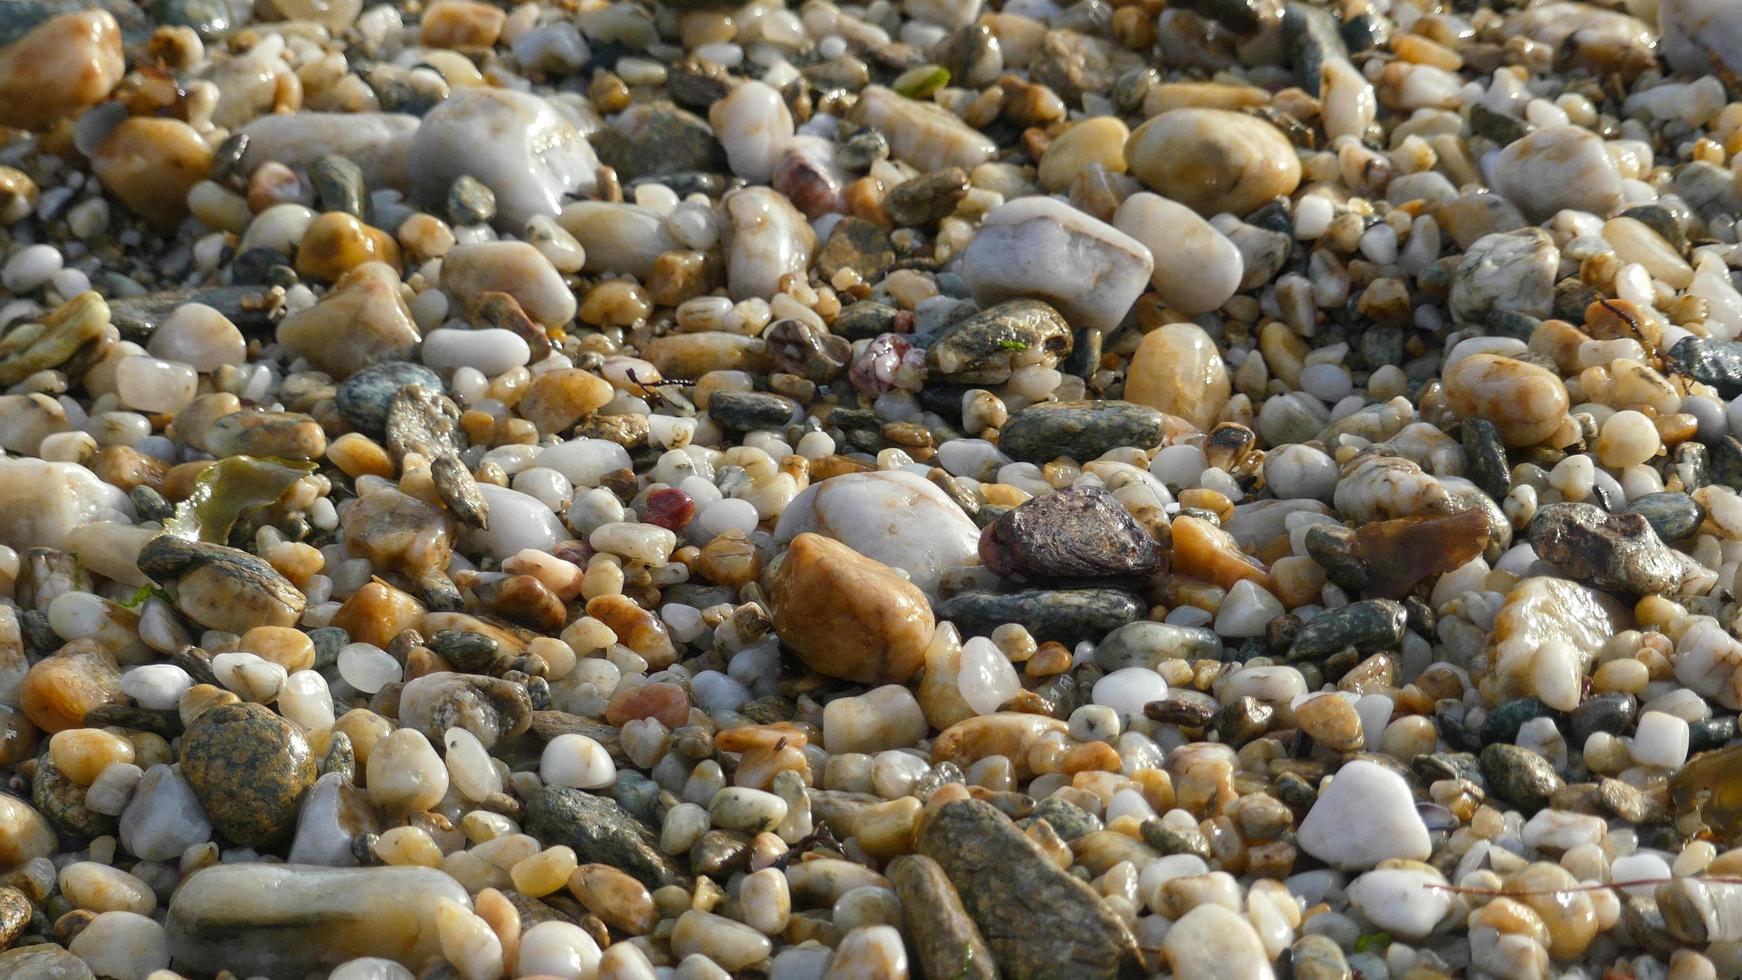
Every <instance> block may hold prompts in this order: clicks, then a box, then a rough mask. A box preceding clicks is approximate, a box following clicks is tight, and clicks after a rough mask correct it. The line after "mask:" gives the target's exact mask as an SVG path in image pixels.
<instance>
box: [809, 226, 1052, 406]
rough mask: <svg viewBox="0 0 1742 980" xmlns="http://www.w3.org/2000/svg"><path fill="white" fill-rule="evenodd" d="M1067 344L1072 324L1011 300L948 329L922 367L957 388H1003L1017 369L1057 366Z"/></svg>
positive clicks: (1034, 304)
mask: <svg viewBox="0 0 1742 980" xmlns="http://www.w3.org/2000/svg"><path fill="white" fill-rule="evenodd" d="M845 223H846V222H845V221H843V222H842V224H845ZM1071 342H1072V336H1071V326H1070V324H1069V323H1067V322H1066V321H1065V318H1064V317H1063V316H1061V315H1059V312H1058V311H1057V310H1055V309H1053V308H1052V307H1051V306H1048V305H1047V304H1046V303H1042V302H1040V301H1039V300H1020V299H1019V300H1012V301H1010V302H1007V303H999V304H998V305H996V306H993V307H990V308H989V309H985V310H982V311H980V312H979V313H975V314H973V315H972V316H969V317H967V318H965V319H963V320H959V321H957V322H956V323H954V324H951V325H950V326H948V327H946V328H945V329H944V332H943V333H942V334H940V335H939V336H938V337H936V338H935V339H933V340H932V342H931V346H929V347H928V348H927V349H926V367H928V368H929V369H931V371H932V373H933V374H934V375H936V376H938V377H941V378H945V379H947V380H949V381H952V382H957V383H960V384H975V385H980V384H1003V383H1004V382H1006V381H1009V380H1010V375H1011V374H1012V372H1014V371H1016V370H1017V369H1019V368H1024V367H1030V366H1034V365H1039V366H1041V367H1054V366H1056V365H1057V364H1058V362H1059V361H1060V360H1062V359H1063V358H1064V357H1065V356H1066V355H1068V354H1069V353H1070V352H1071Z"/></svg>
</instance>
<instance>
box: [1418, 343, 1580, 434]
mask: <svg viewBox="0 0 1742 980" xmlns="http://www.w3.org/2000/svg"><path fill="white" fill-rule="evenodd" d="M1444 382H1445V394H1446V403H1447V404H1448V405H1450V406H1451V408H1452V411H1454V412H1457V413H1458V414H1459V415H1461V416H1463V417H1465V418H1482V419H1487V420H1488V421H1490V422H1492V423H1494V425H1495V427H1496V428H1497V429H1499V430H1500V439H1501V441H1502V442H1504V443H1506V445H1508V446H1533V445H1536V444H1537V443H1540V442H1543V441H1544V440H1546V439H1548V438H1549V437H1551V436H1553V435H1555V434H1556V431H1557V430H1559V429H1560V428H1561V424H1562V423H1563V422H1564V421H1565V420H1566V415H1567V402H1568V399H1567V387H1566V385H1565V384H1563V383H1562V382H1561V379H1560V378H1558V377H1556V376H1555V374H1554V372H1552V371H1549V370H1548V369H1547V368H1542V367H1538V366H1537V365H1535V364H1529V363H1526V362H1524V361H1520V360H1517V359H1515V358H1511V357H1502V356H1500V355H1498V354H1471V355H1470V356H1468V357H1465V358H1464V359H1462V360H1460V361H1458V363H1456V364H1454V365H1452V367H1451V369H1450V370H1448V371H1446V373H1445V379H1444Z"/></svg>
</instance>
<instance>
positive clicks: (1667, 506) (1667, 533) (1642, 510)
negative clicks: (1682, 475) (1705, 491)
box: [1627, 491, 1706, 541]
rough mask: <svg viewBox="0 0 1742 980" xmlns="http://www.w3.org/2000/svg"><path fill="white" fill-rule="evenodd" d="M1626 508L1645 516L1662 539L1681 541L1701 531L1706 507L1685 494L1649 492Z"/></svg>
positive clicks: (1629, 502) (1630, 501)
mask: <svg viewBox="0 0 1742 980" xmlns="http://www.w3.org/2000/svg"><path fill="white" fill-rule="evenodd" d="M1627 509H1628V510H1629V511H1631V512H1633V513H1635V514H1638V515H1640V516H1642V517H1644V518H1645V520H1646V522H1647V523H1649V524H1650V525H1651V529H1652V530H1653V531H1654V532H1656V534H1657V536H1658V538H1659V539H1661V540H1663V541H1680V540H1682V539H1683V538H1687V537H1690V536H1692V535H1693V533H1694V532H1695V531H1697V530H1699V527H1700V522H1701V521H1703V520H1705V517H1706V514H1705V510H1704V508H1702V507H1701V506H1700V505H1699V504H1698V503H1695V502H1694V498H1692V497H1690V496H1688V495H1687V494H1685V493H1677V492H1674V491H1670V492H1663V493H1648V494H1646V495H1644V496H1642V497H1637V498H1635V499H1633V500H1629V501H1628V502H1627Z"/></svg>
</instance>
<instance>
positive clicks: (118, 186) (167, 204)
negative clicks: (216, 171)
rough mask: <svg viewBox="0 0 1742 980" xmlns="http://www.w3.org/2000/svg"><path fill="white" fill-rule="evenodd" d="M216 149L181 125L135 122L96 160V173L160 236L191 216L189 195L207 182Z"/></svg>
mask: <svg viewBox="0 0 1742 980" xmlns="http://www.w3.org/2000/svg"><path fill="white" fill-rule="evenodd" d="M211 164H212V149H211V147H210V146H208V145H207V144H206V141H205V139H204V138H203V137H202V136H201V135H200V134H199V132H198V131H196V130H195V129H194V128H193V127H192V126H189V125H188V124H187V123H184V122H182V121H181V120H179V119H163V118H156V117H151V118H147V117H144V116H131V117H129V118H127V119H125V120H122V122H121V124H120V125H118V126H116V127H115V128H114V129H113V130H112V131H110V133H109V135H108V136H107V137H105V138H104V139H103V142H102V143H100V144H99V145H98V146H97V148H96V151H95V152H94V153H92V155H91V172H92V173H93V174H95V175H96V177H97V179H98V180H100V181H102V183H103V186H104V187H105V188H106V189H107V190H108V191H109V193H111V194H113V195H114V196H115V198H116V199H117V200H119V201H120V202H121V203H122V204H125V205H127V208H128V210H130V211H132V212H133V213H135V214H137V215H139V216H140V217H142V218H144V219H145V220H146V221H149V222H150V223H151V224H152V225H153V226H154V227H156V228H158V229H160V230H165V231H167V230H171V229H173V228H174V227H175V226H176V225H177V224H179V223H180V222H181V219H182V218H184V217H186V216H187V213H188V207H187V197H188V192H189V191H190V190H192V189H193V187H194V185H195V184H198V183H199V182H200V181H202V180H204V179H206V173H207V171H208V170H209V169H210V168H211Z"/></svg>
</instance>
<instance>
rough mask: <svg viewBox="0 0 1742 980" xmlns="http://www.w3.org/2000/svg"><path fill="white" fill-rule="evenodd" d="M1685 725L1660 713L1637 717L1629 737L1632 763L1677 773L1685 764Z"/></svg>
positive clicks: (1686, 727) (1670, 716)
mask: <svg viewBox="0 0 1742 980" xmlns="http://www.w3.org/2000/svg"><path fill="white" fill-rule="evenodd" d="M1688 735H1689V733H1688V723H1687V722H1686V721H1684V720H1683V719H1681V718H1677V717H1676V716H1675V715H1672V714H1667V713H1665V712H1662V711H1647V712H1645V713H1644V714H1643V715H1640V716H1639V729H1638V731H1637V732H1635V734H1634V736H1633V761H1634V762H1636V763H1638V764H1640V765H1642V766H1662V767H1663V768H1665V769H1671V770H1675V769H1680V768H1681V766H1682V763H1684V762H1686V761H1687V760H1688Z"/></svg>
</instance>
